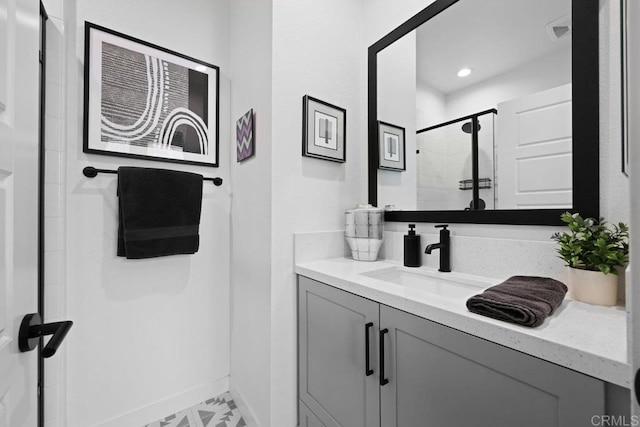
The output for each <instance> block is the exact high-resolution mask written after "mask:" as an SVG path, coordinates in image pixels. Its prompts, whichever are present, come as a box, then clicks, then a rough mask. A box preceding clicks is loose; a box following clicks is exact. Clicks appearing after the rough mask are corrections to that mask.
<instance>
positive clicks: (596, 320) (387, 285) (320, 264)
mask: <svg viewBox="0 0 640 427" xmlns="http://www.w3.org/2000/svg"><path fill="white" fill-rule="evenodd" d="M394 266H400V267H401V265H400V264H398V263H395V262H392V261H375V262H359V261H354V260H352V259H349V258H332V259H328V260H322V261H312V262H303V263H298V264H296V266H295V272H296V273H297V274H300V275H303V276H306V277H309V278H311V279H314V280H317V281H320V282H324V283H326V284H329V285H331V286H334V287H336V288H339V289H343V290H345V291H347V292H351V293H354V294H357V295H360V296H363V297H365V298H368V299H371V300H374V301H377V302H379V303H382V304H385V305H388V306H390V307H394V308H397V309H400V310H403V311H406V312H408V313H411V314H415V315H417V316H420V317H423V318H425V319H428V320H431V321H434V322H437V323H440V324H443V325H446V326H449V327H451V328H454V329H457V330H459V331H462V332H466V333H468V334H471V335H474V336H477V337H480V338H483V339H486V340H488V341H492V342H495V343H497V344H501V345H503V346H505V347H509V348H512V349H514V350H518V351H521V352H523V353H526V354H529V355H532V356H535V357H538V358H540V359H543V360H547V361H549V362H552V363H555V364H557V365H560V366H564V367H567V368H570V369H573V370H575V371H578V372H582V373H584V374H587V375H590V376H592V377H595V378H599V379H602V380H604V381H607V382H610V383H613V384H617V385H619V386H622V387H626V388H630V387H631V385H630V381H631V369H630V367H629V364H628V363H627V333H626V328H627V323H626V312H625V310H624V307H600V306H594V305H589V304H585V303H581V302H577V301H571V300H568V299H566V300H565V301H564V302H563V303H562V305H561V306H560V307H559V308H558V309H557V310H556V312H555V313H554V314H552V315H551V316H550V317H548V318H547V319H546V320H545V322H544V323H543V324H542V325H541V326H539V327H537V328H528V327H524V326H519V325H515V324H512V323H507V322H502V321H499V320H495V319H491V318H488V317H485V316H480V315H478V314H475V313H471V312H469V311H468V310H467V308H466V305H465V302H466V298H447V297H443V296H438V295H435V294H433V293H430V292H425V291H422V290H420V289H416V288H415V287H414V288H408V287H404V286H401V285H398V284H394V283H391V282H388V281H384V280H379V279H376V278H373V277H369V276H365V275H363V273H369V272H372V271H375V270H380V269H384V268H389V267H394ZM420 270H423V271H425V270H426V271H429V272H432V273H431V274H433V272H435V274H442V275H447V274H455V275H456V276H457V277H458V278H461V279H465V278H468V279H470V280H474V279H479V277H478V276H468V275H464V274H457V273H438V272H437V271H435V270H432V269H426V268H424V267H423V268H421V269H420ZM444 277H446V276H443V278H444ZM480 279H481V280H482V281H483V282H485V283H487V284H489V286H490V285H493V284H497V283H499V282H500V281H499V280H496V279H490V278H480ZM478 291H481V289H480V288H478ZM474 293H476V292H472V293H471V295H473V294H474ZM471 295H469V296H471Z"/></svg>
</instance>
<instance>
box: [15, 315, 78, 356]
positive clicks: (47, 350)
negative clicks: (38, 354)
mask: <svg viewBox="0 0 640 427" xmlns="http://www.w3.org/2000/svg"><path fill="white" fill-rule="evenodd" d="M71 326H73V322H71V321H66V322H55V323H42V319H41V318H40V315H39V314H38V313H32V314H27V315H26V316H24V318H23V319H22V323H21V324H20V331H19V332H18V347H19V348H20V351H21V352H26V351H31V350H33V349H34V348H36V347H37V346H38V343H39V342H40V337H44V336H46V335H53V336H52V337H51V339H50V340H49V342H48V343H47V345H45V346H44V348H43V349H42V357H44V358H45V359H46V358H49V357H51V356H53V355H54V354H56V351H57V350H58V347H59V346H60V344H61V343H62V340H64V337H66V336H67V333H68V332H69V329H71Z"/></svg>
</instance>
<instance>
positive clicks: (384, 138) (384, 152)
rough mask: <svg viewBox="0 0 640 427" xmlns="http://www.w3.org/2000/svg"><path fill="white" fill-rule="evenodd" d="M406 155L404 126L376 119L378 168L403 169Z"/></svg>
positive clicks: (404, 168)
mask: <svg viewBox="0 0 640 427" xmlns="http://www.w3.org/2000/svg"><path fill="white" fill-rule="evenodd" d="M406 157H407V156H406V153H405V139H404V128H402V127H400V126H396V125H392V124H390V123H385V122H381V121H378V159H379V161H378V169H384V170H390V171H397V172H402V171H405V170H406V169H407V167H406Z"/></svg>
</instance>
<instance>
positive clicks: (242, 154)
mask: <svg viewBox="0 0 640 427" xmlns="http://www.w3.org/2000/svg"><path fill="white" fill-rule="evenodd" d="M236 142H237V154H238V156H237V157H238V162H241V161H243V160H245V159H248V158H249V157H251V156H253V154H254V148H253V109H251V110H249V111H248V112H247V113H246V114H245V115H244V116H242V117H240V119H239V120H238V121H237V122H236Z"/></svg>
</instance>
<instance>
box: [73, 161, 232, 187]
mask: <svg viewBox="0 0 640 427" xmlns="http://www.w3.org/2000/svg"><path fill="white" fill-rule="evenodd" d="M99 173H113V174H117V173H118V171H114V170H111V169H96V168H94V167H93V166H87V167H86V168H84V169H82V174H83V175H84V176H86V177H87V178H95V177H96V176H97V175H98V174H99ZM202 179H203V180H205V181H212V182H213V185H216V186H221V185H222V178H219V177H215V178H206V177H203V178H202Z"/></svg>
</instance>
